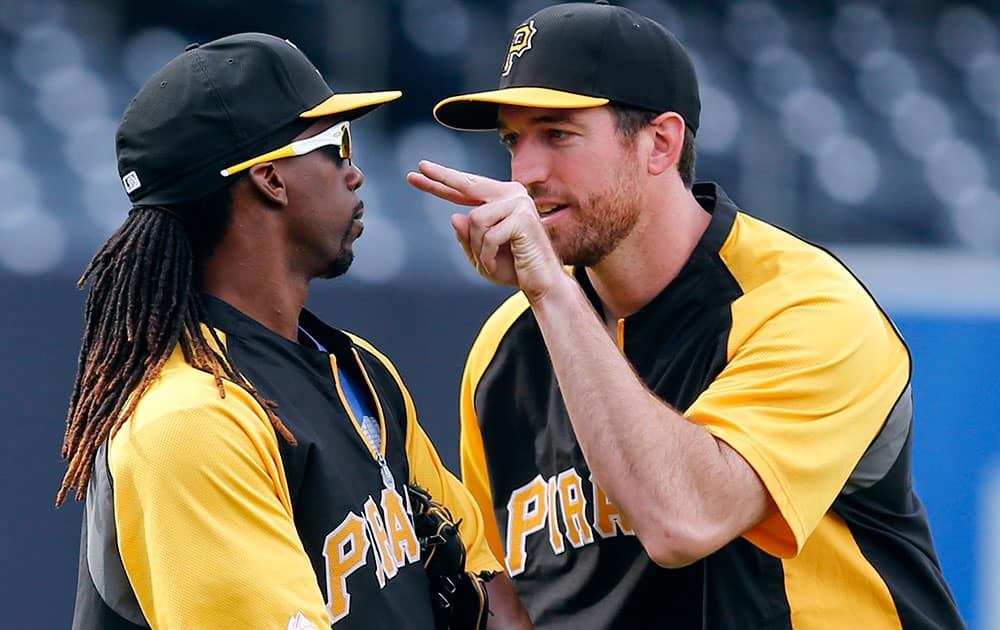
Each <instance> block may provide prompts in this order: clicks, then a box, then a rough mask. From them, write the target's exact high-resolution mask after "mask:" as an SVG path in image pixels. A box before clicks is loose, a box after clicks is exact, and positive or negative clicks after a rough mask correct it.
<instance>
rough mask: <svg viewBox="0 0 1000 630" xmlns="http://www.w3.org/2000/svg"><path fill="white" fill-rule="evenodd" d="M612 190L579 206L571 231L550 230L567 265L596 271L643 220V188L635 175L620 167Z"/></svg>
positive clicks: (561, 257)
mask: <svg viewBox="0 0 1000 630" xmlns="http://www.w3.org/2000/svg"><path fill="white" fill-rule="evenodd" d="M611 181H612V182H614V183H613V184H612V185H611V186H610V187H609V188H608V189H605V190H603V191H599V192H596V193H593V194H591V195H589V196H588V197H586V198H584V199H582V200H581V202H580V203H577V204H573V205H574V206H575V210H573V212H574V217H573V219H574V225H572V226H571V229H563V230H562V231H556V229H555V228H554V227H553V228H547V230H546V231H547V232H548V234H549V239H550V240H551V241H552V246H553V248H554V249H555V251H556V254H557V255H558V256H559V258H560V259H561V260H562V261H563V264H566V265H572V266H583V267H593V266H594V265H597V264H598V263H600V262H601V261H602V260H604V258H605V257H607V255H608V254H610V253H611V252H612V251H614V249H615V248H616V247H617V246H618V244H619V243H621V242H622V240H623V239H624V238H625V237H626V236H628V235H629V234H630V233H631V232H632V230H633V229H634V228H635V225H636V222H637V221H638V220H639V208H640V198H639V186H638V178H637V177H636V175H635V173H634V172H633V171H631V170H629V169H627V168H621V167H619V168H618V169H616V172H615V173H614V176H613V177H612V180H611Z"/></svg>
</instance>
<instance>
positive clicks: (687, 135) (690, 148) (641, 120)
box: [610, 103, 697, 188]
mask: <svg viewBox="0 0 1000 630" xmlns="http://www.w3.org/2000/svg"><path fill="white" fill-rule="evenodd" d="M610 107H611V111H613V112H614V114H615V120H616V121H617V123H618V132H619V133H620V134H621V135H622V138H624V139H625V140H626V141H627V140H631V139H632V138H633V137H634V136H635V134H636V133H637V132H638V131H639V130H640V129H642V128H643V127H645V126H646V125H648V124H650V123H651V122H653V119H654V118H656V117H657V116H659V114H658V113H656V112H654V111H652V110H649V109H640V108H638V107H632V106H630V105H622V104H620V103H611V105H610ZM696 157H697V156H696V151H695V145H694V134H693V133H692V132H691V129H690V128H688V127H687V126H686V125H685V127H684V145H683V146H682V147H681V156H680V159H678V160H677V172H678V173H680V176H681V181H682V182H684V186H686V187H687V188H691V185H692V184H694V166H695V160H696Z"/></svg>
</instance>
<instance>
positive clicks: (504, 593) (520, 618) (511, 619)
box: [486, 573, 534, 630]
mask: <svg viewBox="0 0 1000 630" xmlns="http://www.w3.org/2000/svg"><path fill="white" fill-rule="evenodd" d="M486 591H487V592H488V593H489V596H490V619H489V622H488V623H487V626H486V627H487V629H488V630H531V628H533V627H534V626H532V624H531V618H530V617H528V611H527V610H525V609H524V606H523V605H522V604H521V599H520V598H519V597H518V596H517V592H516V591H515V590H514V584H513V583H512V582H511V580H510V578H509V577H507V574H506V573H500V574H498V575H497V576H496V577H494V578H493V579H492V580H490V581H489V582H487V583H486Z"/></svg>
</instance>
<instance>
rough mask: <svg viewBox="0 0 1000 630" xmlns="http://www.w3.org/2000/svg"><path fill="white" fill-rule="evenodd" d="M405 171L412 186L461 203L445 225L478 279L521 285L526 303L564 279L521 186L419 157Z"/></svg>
mask: <svg viewBox="0 0 1000 630" xmlns="http://www.w3.org/2000/svg"><path fill="white" fill-rule="evenodd" d="M418 167H419V169H420V172H410V173H407V175H406V181H408V182H409V183H410V184H411V185H412V186H414V187H415V188H417V189H419V190H422V191H424V192H427V193H430V194H432V195H435V196H436V197H439V198H441V199H444V200H445V201H450V202H452V203H456V204H459V205H464V206H474V208H473V209H472V210H470V211H469V213H468V214H453V215H452V216H451V226H452V228H454V230H455V236H456V238H458V242H459V243H461V244H462V248H463V249H464V250H465V255H466V257H468V259H469V262H470V263H472V265H473V266H474V267H475V268H476V270H477V271H478V272H479V273H480V274H482V275H483V276H484V277H486V278H488V279H489V280H492V281H493V282H496V283H498V284H504V285H508V286H514V287H518V288H519V289H521V290H522V291H523V292H524V294H525V296H526V297H527V298H528V300H529V301H531V302H532V303H533V302H534V301H536V300H538V299H540V298H541V297H542V296H544V294H545V293H546V292H547V291H548V289H549V288H550V287H551V285H552V283H554V282H558V281H559V280H560V279H562V278H564V277H565V273H564V272H563V269H562V265H561V263H560V262H559V259H558V257H557V256H556V254H555V251H554V250H553V249H552V243H551V242H550V241H549V237H548V235H547V234H546V233H545V227H544V226H543V225H542V222H541V221H540V220H539V218H538V211H537V210H536V209H535V202H534V201H533V200H532V199H531V197H530V196H529V195H528V191H527V190H525V188H524V186H522V185H521V184H519V183H517V182H502V181H498V180H495V179H490V178H489V177H484V176H482V175H475V174H472V173H466V172H463V171H458V170H455V169H452V168H448V167H446V166H441V165H440V164H435V163H434V162H429V161H427V160H423V161H421V162H420V164H419V165H418Z"/></svg>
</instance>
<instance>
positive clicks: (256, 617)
mask: <svg viewBox="0 0 1000 630" xmlns="http://www.w3.org/2000/svg"><path fill="white" fill-rule="evenodd" d="M190 372H196V371H194V370H190V371H189V374H188V375H179V376H180V382H179V383H178V382H176V381H174V382H172V384H171V385H170V386H164V385H163V378H162V377H161V381H160V383H158V384H157V385H156V386H154V387H153V388H152V389H151V390H150V391H149V392H148V393H147V395H146V396H144V398H143V400H142V401H141V402H140V405H139V408H138V409H137V411H136V414H135V415H133V417H132V418H131V419H130V420H129V421H128V422H127V423H126V424H125V425H123V427H122V428H121V430H120V431H119V432H118V433H117V434H116V435H115V437H114V438H113V439H112V441H111V444H110V450H109V455H108V462H109V467H110V471H111V477H112V483H113V484H114V511H115V521H116V526H117V532H118V545H119V549H120V550H121V556H122V561H123V565H124V567H125V571H126V573H127V574H128V577H129V581H130V583H131V585H132V588H133V590H134V591H135V594H136V597H137V599H138V601H139V604H140V606H141V608H142V611H143V613H144V615H145V616H146V619H147V620H148V621H149V623H150V624H151V626H152V627H153V628H167V629H170V628H282V629H283V628H286V627H288V624H289V620H290V619H292V618H294V617H296V616H297V615H301V617H305V618H306V619H308V620H309V621H310V622H312V624H313V625H314V626H315V628H316V629H317V630H321V629H324V628H329V627H330V619H329V616H328V614H327V611H326V607H325V604H324V599H323V595H322V593H321V592H320V588H319V585H318V582H317V580H316V575H315V573H314V572H313V569H312V566H311V564H310V562H309V559H308V557H307V556H306V553H305V551H304V550H303V548H302V544H301V542H300V540H299V537H298V534H297V532H296V528H295V523H294V521H293V517H292V506H291V502H290V499H289V493H288V488H287V483H286V481H285V476H284V471H283V468H282V464H281V459H280V454H279V452H278V443H277V439H276V437H275V434H274V431H273V429H272V427H271V425H270V422H269V421H268V419H267V417H266V416H265V415H264V413H263V410H262V409H261V408H260V407H259V405H257V403H256V402H255V401H254V400H253V399H252V398H251V397H250V396H249V395H248V394H247V393H246V392H245V391H243V390H242V389H240V388H239V387H237V386H235V385H232V384H230V383H226V397H225V399H220V398H219V395H218V391H217V390H216V388H215V384H214V382H213V380H212V377H211V376H210V375H207V374H202V373H196V374H195V375H193V376H192V375H190ZM185 401H197V402H196V403H188V405H187V406H185Z"/></svg>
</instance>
